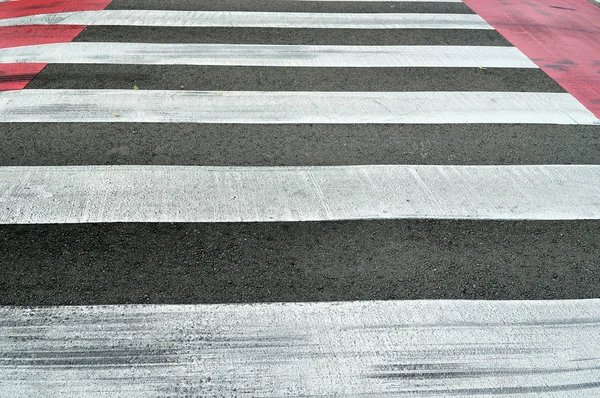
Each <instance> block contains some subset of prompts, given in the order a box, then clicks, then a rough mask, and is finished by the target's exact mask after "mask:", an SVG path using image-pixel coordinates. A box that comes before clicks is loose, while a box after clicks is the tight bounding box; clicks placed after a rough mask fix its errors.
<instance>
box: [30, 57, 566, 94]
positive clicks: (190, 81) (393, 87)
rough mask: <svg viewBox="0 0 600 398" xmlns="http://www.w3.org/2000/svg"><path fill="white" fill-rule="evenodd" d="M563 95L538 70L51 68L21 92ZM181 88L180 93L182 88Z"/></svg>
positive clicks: (555, 84)
mask: <svg viewBox="0 0 600 398" xmlns="http://www.w3.org/2000/svg"><path fill="white" fill-rule="evenodd" d="M134 85H135V86H137V87H138V88H139V89H140V90H224V91H236V90H237V91H530V92H550V93H552V92H563V89H562V88H561V87H560V86H559V85H558V84H557V83H556V82H555V81H554V80H552V79H550V78H549V77H548V76H547V75H546V74H545V73H544V72H542V71H541V70H539V69H508V68H507V69H504V68H498V69H496V68H488V69H484V70H482V69H480V68H293V67H291V68H288V67H242V66H186V65H103V64H89V65H86V64H51V65H48V66H47V67H46V68H44V70H42V72H41V73H40V74H39V75H37V76H36V77H35V78H34V79H33V81H32V82H31V83H30V84H29V85H28V86H27V88H31V89H33V88H35V89H119V90H127V89H130V90H131V89H133V87H134ZM182 86H183V87H182Z"/></svg>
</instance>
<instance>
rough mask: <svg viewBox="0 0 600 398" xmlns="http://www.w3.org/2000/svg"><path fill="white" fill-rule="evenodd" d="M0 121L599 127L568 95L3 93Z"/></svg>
mask: <svg viewBox="0 0 600 398" xmlns="http://www.w3.org/2000/svg"><path fill="white" fill-rule="evenodd" d="M0 122H141V123H149V122H164V123H278V124H281V123H431V124H438V123H541V124H551V123H555V124H598V123H600V121H599V120H598V119H597V118H596V117H595V116H594V115H593V114H592V113H591V112H590V111H588V110H587V109H586V108H585V107H584V106H583V105H581V104H580V103H579V102H578V101H577V100H576V99H575V98H573V97H572V96H571V95H570V94H566V93H527V92H524V93H510V92H439V91H437V92H262V91H257V92H252V91H164V90H138V91H134V90H21V91H5V92H0Z"/></svg>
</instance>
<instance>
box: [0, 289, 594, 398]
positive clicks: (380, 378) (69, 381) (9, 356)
mask: <svg viewBox="0 0 600 398" xmlns="http://www.w3.org/2000/svg"><path fill="white" fill-rule="evenodd" d="M599 314H600V300H581V301H495V302H494V301H387V302H349V303H348V302H344V303H307V304H299V303H293V304H252V305H195V306H181V305H173V306H168V305H157V306H154V305H148V306H145V305H126V306H121V305H119V306H92V307H50V308H11V307H3V308H0V325H1V327H0V352H1V353H2V354H1V355H0V391H2V395H3V396H6V397H11V398H38V397H61V398H69V397H96V398H100V397H110V398H113V397H128V398H138V397H144V398H151V397H207V398H210V397H292V396H294V397H298V396H301V397H308V396H310V397H317V396H318V397H362V396H369V397H415V396H418V397H421V396H423V397H450V396H452V397H484V396H485V397H503V398H505V397H520V398H522V397H525V396H526V397H538V398H540V397H544V398H548V397H553V398H571V397H572V398H586V397H589V398H591V397H598V396H600V381H599V380H600V344H598V342H599V341H600V317H599Z"/></svg>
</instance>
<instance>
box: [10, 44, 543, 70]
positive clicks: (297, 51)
mask: <svg viewBox="0 0 600 398" xmlns="http://www.w3.org/2000/svg"><path fill="white" fill-rule="evenodd" d="M21 62H45V63H61V64H81V63H83V64H99V63H101V64H130V65H131V64H144V65H236V66H292V67H303V66H305V67H486V68H537V66H536V65H535V64H534V63H533V62H531V60H529V59H528V58H527V57H525V56H524V55H523V54H522V53H521V52H520V51H519V50H517V49H516V48H514V47H497V46H491V47H480V46H334V45H329V46H305V45H253V44H196V43H187V44H177V43H62V44H47V45H37V46H24V47H17V48H7V49H2V50H0V63H21Z"/></svg>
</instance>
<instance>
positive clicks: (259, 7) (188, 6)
mask: <svg viewBox="0 0 600 398" xmlns="http://www.w3.org/2000/svg"><path fill="white" fill-rule="evenodd" d="M106 9H107V10H174V11H175V10H179V11H264V12H341V13H388V12H389V13H434V14H474V12H473V11H472V10H471V9H470V8H469V7H467V6H466V5H465V4H463V3H436V2H431V3H430V2H421V1H415V2H404V1H401V2H397V1H390V2H385V1H381V2H379V1H377V2H369V1H364V2H361V1H325V2H323V1H304V0H303V1H289V0H251V1H245V0H136V1H131V0H113V1H112V2H111V3H110V4H109V5H108V7H106Z"/></svg>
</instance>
